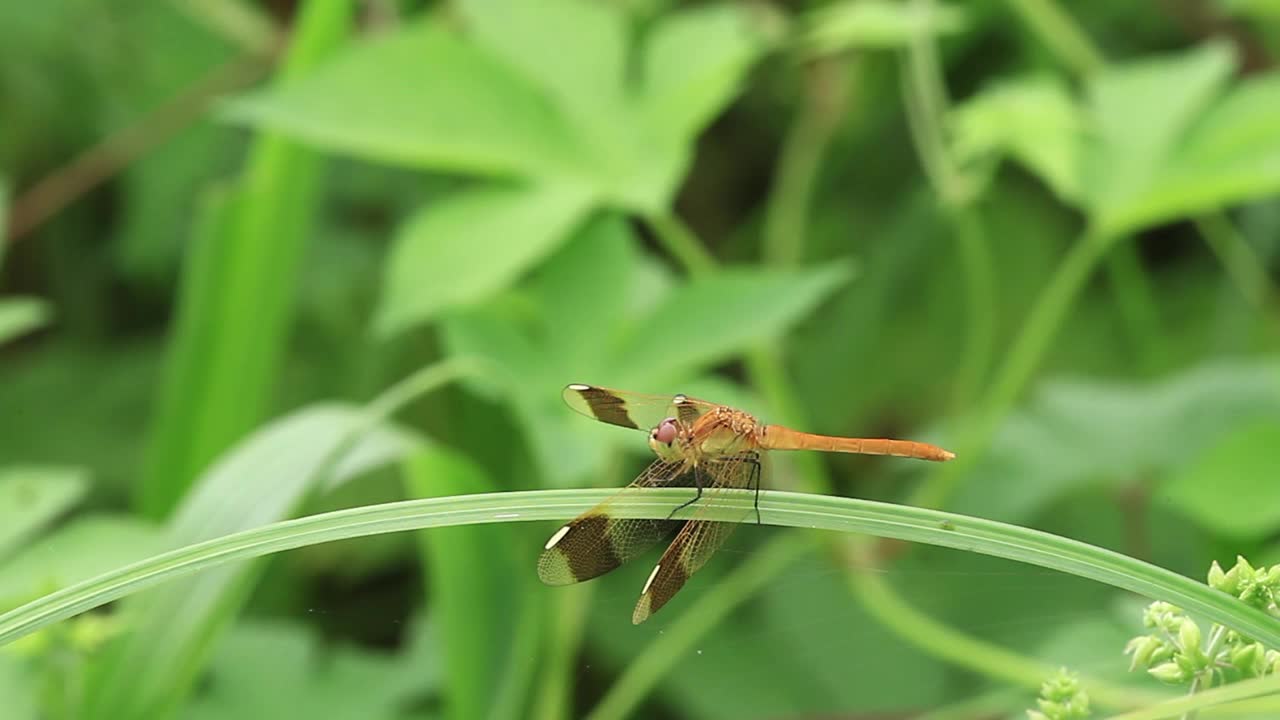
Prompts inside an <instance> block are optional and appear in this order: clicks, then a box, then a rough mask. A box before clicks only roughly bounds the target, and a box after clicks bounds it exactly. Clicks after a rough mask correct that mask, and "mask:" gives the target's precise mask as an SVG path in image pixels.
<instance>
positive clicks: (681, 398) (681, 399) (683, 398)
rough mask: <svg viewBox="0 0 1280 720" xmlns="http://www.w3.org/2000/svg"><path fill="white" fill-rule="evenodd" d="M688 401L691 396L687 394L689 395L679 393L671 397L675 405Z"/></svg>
mask: <svg viewBox="0 0 1280 720" xmlns="http://www.w3.org/2000/svg"><path fill="white" fill-rule="evenodd" d="M687 402H689V396H687V395H677V396H675V397H673V398H671V403H672V404H673V405H683V404H685V403H687Z"/></svg>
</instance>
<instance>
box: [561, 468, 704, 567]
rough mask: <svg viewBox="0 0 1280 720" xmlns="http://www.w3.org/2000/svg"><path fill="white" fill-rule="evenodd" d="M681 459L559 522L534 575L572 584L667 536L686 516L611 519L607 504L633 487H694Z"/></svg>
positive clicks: (642, 476) (689, 473)
mask: <svg viewBox="0 0 1280 720" xmlns="http://www.w3.org/2000/svg"><path fill="white" fill-rule="evenodd" d="M693 485H694V478H693V474H692V472H690V470H689V468H688V467H687V466H686V464H685V462H684V461H683V460H677V461H672V462H667V461H663V460H657V461H655V462H654V463H652V464H651V465H649V467H648V468H646V469H645V471H644V472H643V473H641V474H640V476H639V477H638V478H636V480H635V482H633V483H631V484H630V485H628V486H627V487H625V488H623V489H622V490H621V491H620V492H619V493H618V494H617V495H614V496H613V497H611V498H609V499H608V500H605V501H604V502H602V503H600V504H599V505H597V506H595V507H594V508H592V509H590V510H588V511H587V512H585V513H583V514H582V515H579V516H578V517H577V518H574V519H573V520H572V521H570V522H569V523H568V524H567V525H564V526H562V527H561V528H560V529H559V530H557V531H556V532H555V534H554V535H552V536H551V539H550V540H548V541H547V544H546V547H545V548H544V549H543V551H542V555H541V556H540V557H539V558H538V577H539V578H541V580H542V582H544V583H546V584H548V585H570V584H573V583H576V582H582V581H583V580H590V579H591V578H593V577H598V576H600V575H603V574H605V573H607V572H609V571H610V570H613V569H614V568H617V567H618V566H620V565H622V564H623V563H625V562H627V561H628V560H630V559H631V558H634V557H635V556H636V555H639V554H640V553H642V552H644V551H645V550H648V549H649V548H650V547H652V546H653V545H655V544H657V542H658V541H659V540H663V539H665V538H668V537H670V536H671V534H672V533H674V532H675V531H676V530H678V529H679V528H680V526H681V525H682V524H684V523H685V521H684V520H651V519H646V518H619V517H613V516H612V514H611V513H610V511H609V507H610V505H611V504H612V503H613V502H614V501H616V500H617V499H618V498H619V497H621V496H623V495H624V494H627V493H629V492H630V491H632V490H635V489H637V488H647V487H693Z"/></svg>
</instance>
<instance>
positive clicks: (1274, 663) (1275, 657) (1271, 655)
mask: <svg viewBox="0 0 1280 720" xmlns="http://www.w3.org/2000/svg"><path fill="white" fill-rule="evenodd" d="M1262 660H1263V662H1264V663H1265V664H1266V666H1267V667H1266V671H1265V672H1266V673H1280V652H1276V651H1275V650H1268V651H1267V654H1266V655H1264V656H1263V658H1262Z"/></svg>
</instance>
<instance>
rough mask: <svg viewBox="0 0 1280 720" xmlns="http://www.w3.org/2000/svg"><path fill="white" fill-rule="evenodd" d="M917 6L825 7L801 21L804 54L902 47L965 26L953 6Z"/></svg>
mask: <svg viewBox="0 0 1280 720" xmlns="http://www.w3.org/2000/svg"><path fill="white" fill-rule="evenodd" d="M931 6H932V8H931V9H932V12H929V13H924V12H920V11H918V10H917V9H916V8H917V7H919V6H918V5H914V4H913V3H908V2H889V1H888V0H843V1H842V2H836V3H831V4H829V5H824V6H822V7H820V8H818V9H816V10H813V11H811V12H809V13H808V14H807V15H806V16H805V18H804V29H803V31H802V34H801V37H800V40H799V43H800V46H801V47H802V48H803V49H804V50H805V51H806V52H812V53H833V52H840V51H842V50H852V49H857V48H874V49H888V50H892V49H895V48H901V47H905V46H906V45H908V44H909V43H910V42H911V39H912V38H914V37H916V36H917V35H920V34H928V35H954V34H956V33H959V32H963V31H964V30H965V28H966V27H967V26H968V20H967V17H966V15H965V12H964V11H963V10H961V9H960V8H958V7H956V6H954V5H947V4H944V3H940V2H939V3H931Z"/></svg>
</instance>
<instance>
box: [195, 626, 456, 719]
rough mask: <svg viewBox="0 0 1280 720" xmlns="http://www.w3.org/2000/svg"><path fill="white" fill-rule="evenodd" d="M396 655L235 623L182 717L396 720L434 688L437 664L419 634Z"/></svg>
mask: <svg viewBox="0 0 1280 720" xmlns="http://www.w3.org/2000/svg"><path fill="white" fill-rule="evenodd" d="M416 625H417V626H418V627H417V628H415V629H414V631H413V637H411V638H409V643H408V647H407V649H406V650H405V651H404V652H401V653H395V654H392V653H377V652H372V651H369V650H364V649H359V648H352V647H343V646H336V647H334V646H332V645H329V644H328V643H325V642H323V641H322V639H321V638H319V637H316V636H315V635H314V634H313V633H312V632H311V631H309V630H308V629H306V628H304V627H302V626H299V625H293V624H286V623H283V622H279V621H275V622H266V621H251V622H242V623H239V624H237V625H236V626H235V627H234V628H232V629H231V631H230V632H228V633H227V635H226V637H225V638H224V639H223V640H222V641H221V642H220V643H219V645H218V648H217V650H216V652H215V653H214V654H213V657H212V658H211V661H210V667H209V674H208V679H209V683H208V688H207V692H205V693H204V694H203V695H201V696H200V697H198V698H196V699H195V700H194V701H193V702H191V703H190V704H189V705H188V706H187V708H186V709H184V710H183V711H182V712H181V713H180V714H179V715H178V717H179V718H181V719H182V720H224V719H225V718H276V719H277V720H305V719H308V718H325V719H326V720H399V718H403V717H404V716H403V715H402V714H401V708H402V707H403V706H404V705H406V704H408V703H410V702H412V701H413V699H414V698H416V697H420V696H422V695H425V694H427V693H428V692H430V691H431V690H432V689H433V688H434V687H435V686H436V685H437V684H438V683H439V674H440V667H439V662H438V661H437V659H436V657H435V655H434V653H433V652H432V650H433V648H432V647H431V644H430V643H429V642H428V636H427V635H426V633H424V631H423V628H424V627H425V625H424V624H423V623H416Z"/></svg>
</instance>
